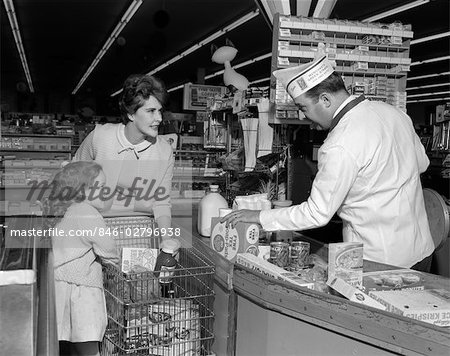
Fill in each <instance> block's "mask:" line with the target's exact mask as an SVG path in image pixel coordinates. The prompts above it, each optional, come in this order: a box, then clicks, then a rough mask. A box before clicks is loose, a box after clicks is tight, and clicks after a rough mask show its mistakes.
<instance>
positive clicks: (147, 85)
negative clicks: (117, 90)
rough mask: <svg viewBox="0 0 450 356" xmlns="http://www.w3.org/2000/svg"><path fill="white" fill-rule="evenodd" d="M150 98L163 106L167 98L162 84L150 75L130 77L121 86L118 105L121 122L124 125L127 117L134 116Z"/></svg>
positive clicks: (127, 119)
mask: <svg viewBox="0 0 450 356" xmlns="http://www.w3.org/2000/svg"><path fill="white" fill-rule="evenodd" d="M150 96H153V97H155V98H156V100H158V101H159V103H160V104H161V105H162V106H164V105H165V104H166V101H167V96H168V94H167V90H166V86H165V85H164V83H163V82H162V81H161V80H160V79H158V78H156V77H153V76H151V75H146V74H133V75H130V76H129V77H128V78H127V79H126V80H125V82H124V84H123V93H122V98H121V99H120V103H119V106H120V111H121V113H122V122H123V123H124V124H126V123H127V122H128V121H129V118H128V115H132V114H134V113H135V112H136V111H137V110H138V109H139V108H140V107H142V106H143V105H144V102H145V101H146V100H147V99H148V98H150Z"/></svg>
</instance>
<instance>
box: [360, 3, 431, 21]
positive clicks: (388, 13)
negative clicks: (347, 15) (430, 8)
mask: <svg viewBox="0 0 450 356" xmlns="http://www.w3.org/2000/svg"><path fill="white" fill-rule="evenodd" d="M429 2H430V0H417V1H413V2H410V3H409V4H406V5H402V6H399V7H396V8H394V9H392V10H388V11H385V12H382V13H381V14H378V15H374V16H370V17H368V18H366V19H364V20H362V21H364V22H373V21H378V20H380V19H383V18H385V17H388V16H392V15H395V14H398V13H400V12H403V11H406V10H409V9H412V8H414V7H417V6H420V5H425V4H426V3H429Z"/></svg>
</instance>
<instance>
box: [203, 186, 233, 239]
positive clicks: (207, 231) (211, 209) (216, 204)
mask: <svg viewBox="0 0 450 356" xmlns="http://www.w3.org/2000/svg"><path fill="white" fill-rule="evenodd" d="M226 208H228V203H227V201H226V200H225V198H224V197H223V196H221V195H220V193H219V186H218V185H217V184H211V185H210V186H209V192H208V193H207V194H206V195H205V196H204V197H203V198H202V200H200V203H199V204H198V219H197V230H198V232H199V234H200V235H202V236H205V237H210V236H211V218H213V217H218V216H219V210H220V209H226Z"/></svg>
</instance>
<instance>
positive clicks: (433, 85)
mask: <svg viewBox="0 0 450 356" xmlns="http://www.w3.org/2000/svg"><path fill="white" fill-rule="evenodd" d="M443 86H448V87H450V83H440V84H430V85H421V86H419V87H411V88H406V90H414V89H426V88H436V87H443Z"/></svg>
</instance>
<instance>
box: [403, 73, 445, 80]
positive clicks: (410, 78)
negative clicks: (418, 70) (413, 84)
mask: <svg viewBox="0 0 450 356" xmlns="http://www.w3.org/2000/svg"><path fill="white" fill-rule="evenodd" d="M449 74H450V72H442V73H436V74H426V75H419V76H418V77H409V78H407V79H406V80H416V79H425V78H434V77H440V76H442V75H449Z"/></svg>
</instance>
